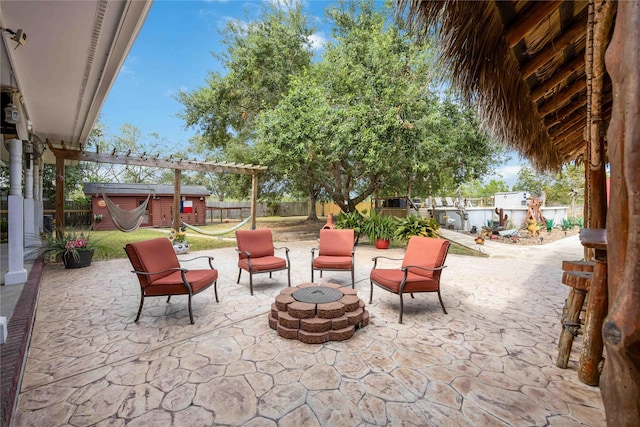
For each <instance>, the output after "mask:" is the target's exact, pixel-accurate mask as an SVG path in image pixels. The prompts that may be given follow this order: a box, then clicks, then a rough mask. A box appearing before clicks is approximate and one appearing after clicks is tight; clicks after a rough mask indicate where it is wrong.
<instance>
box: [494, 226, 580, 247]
mask: <svg viewBox="0 0 640 427" xmlns="http://www.w3.org/2000/svg"><path fill="white" fill-rule="evenodd" d="M579 232H580V229H579V228H578V227H573V228H572V229H570V230H567V231H566V232H565V231H562V230H561V229H560V228H556V227H554V228H553V229H551V231H550V232H549V231H546V230H541V231H540V235H539V236H529V233H528V232H527V230H526V229H521V230H518V234H519V237H513V238H512V237H510V236H507V237H500V236H496V235H494V236H492V237H493V240H494V241H496V242H499V243H504V244H508V245H544V244H546V243H551V242H555V241H556V240H560V239H564V238H565V237H570V236H574V235H576V234H578V233H579Z"/></svg>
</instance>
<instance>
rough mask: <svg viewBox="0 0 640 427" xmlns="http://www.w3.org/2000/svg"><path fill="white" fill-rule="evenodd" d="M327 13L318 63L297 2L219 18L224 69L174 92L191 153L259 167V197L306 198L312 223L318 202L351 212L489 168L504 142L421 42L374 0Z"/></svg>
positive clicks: (476, 175)
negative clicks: (190, 133) (195, 137)
mask: <svg viewBox="0 0 640 427" xmlns="http://www.w3.org/2000/svg"><path fill="white" fill-rule="evenodd" d="M326 14H327V17H326V19H327V20H328V21H329V22H330V24H331V25H332V28H333V30H332V37H333V39H332V42H331V43H329V44H328V45H327V46H326V47H325V50H324V52H323V54H322V56H321V57H320V58H319V59H318V60H316V61H313V60H312V59H313V56H312V53H313V52H312V51H311V48H310V44H309V40H310V36H311V35H312V34H313V28H312V26H311V25H310V24H309V23H308V20H307V17H306V16H305V15H304V14H303V13H302V9H301V4H300V3H299V2H289V3H287V4H286V5H285V7H282V6H281V5H276V4H275V3H272V4H270V5H269V6H266V8H265V10H264V11H263V14H262V15H261V17H260V19H258V20H256V21H252V22H249V23H248V24H241V23H239V22H233V21H232V22H230V23H229V24H228V25H227V27H226V29H225V31H224V32H223V36H224V43H225V45H226V46H227V50H226V53H225V54H223V55H221V56H219V57H218V59H219V60H221V61H222V63H223V65H224V67H225V70H226V73H225V74H223V73H211V74H210V75H209V78H208V79H207V82H206V85H205V86H204V87H202V88H199V89H197V90H195V91H193V92H190V93H186V92H181V93H180V94H179V99H180V101H181V102H182V104H183V105H184V112H183V114H182V117H183V118H184V119H185V122H186V124H187V125H188V126H194V127H197V128H198V129H199V131H200V134H201V136H202V139H201V141H200V142H199V143H198V144H199V147H198V148H197V149H198V150H201V149H202V148H203V147H204V148H206V149H209V150H211V152H212V153H216V155H221V156H224V157H225V158H226V160H229V161H238V162H243V163H260V164H266V165H268V166H269V172H268V173H267V174H263V175H262V176H261V183H262V184H261V185H262V186H261V189H260V192H261V196H263V197H264V195H266V194H280V195H281V194H283V193H288V194H294V195H297V194H305V195H307V197H308V198H309V200H310V211H309V217H310V218H315V210H313V211H312V209H311V207H313V206H314V205H315V204H314V201H315V200H316V198H317V197H321V196H325V195H326V196H328V197H329V198H330V199H332V200H333V201H335V202H336V203H337V204H338V205H340V207H341V208H342V209H343V210H344V211H352V210H353V209H355V206H356V205H357V203H359V202H360V201H362V200H364V199H366V198H367V197H369V196H371V195H372V194H374V193H376V194H380V195H385V194H393V193H401V194H402V193H404V194H407V195H411V194H412V193H413V194H417V195H426V194H433V193H434V192H437V191H440V190H442V189H453V190H455V189H456V188H457V187H459V186H460V185H461V184H462V183H463V182H464V181H465V180H468V179H473V178H479V177H481V176H483V175H484V174H486V173H488V172H491V170H492V167H493V165H495V164H497V163H498V162H499V161H500V160H501V159H502V153H503V148H502V146H501V145H500V144H498V143H496V142H495V141H493V140H491V139H490V138H488V137H487V136H486V134H484V133H483V132H482V131H480V128H479V125H478V121H477V120H476V118H475V115H474V113H473V110H472V109H471V108H468V107H465V106H463V105H462V103H460V102H458V101H457V99H456V98H455V97H454V96H453V95H451V94H450V93H448V92H447V91H446V90H445V88H446V87H447V85H446V83H442V80H441V79H437V78H436V76H437V72H438V69H439V68H438V67H437V65H436V64H435V62H434V60H433V58H432V56H433V49H432V48H431V46H429V43H428V41H424V40H420V39H418V38H416V37H413V36H412V35H411V34H410V33H409V32H408V31H407V30H406V29H405V28H404V27H403V24H402V22H401V21H394V19H393V12H392V10H391V9H390V8H389V7H384V8H380V5H379V3H375V2H373V1H372V0H360V1H353V2H343V3H340V4H339V5H338V6H336V7H332V8H329V9H327V12H326ZM241 180H242V178H240V179H239V180H238V181H237V182H236V185H239V186H241V187H242V190H241V191H239V192H248V189H249V187H248V181H247V180H246V179H245V180H244V182H242V181H241Z"/></svg>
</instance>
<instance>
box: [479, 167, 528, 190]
mask: <svg viewBox="0 0 640 427" xmlns="http://www.w3.org/2000/svg"><path fill="white" fill-rule="evenodd" d="M520 169H522V165H504V166H502V167H500V168H498V169H497V170H496V173H495V174H493V175H490V176H488V177H487V178H486V179H485V182H489V181H491V180H492V179H495V180H496V181H504V182H505V183H506V184H507V185H508V186H509V187H513V184H515V183H516V181H517V180H518V173H519V172H520Z"/></svg>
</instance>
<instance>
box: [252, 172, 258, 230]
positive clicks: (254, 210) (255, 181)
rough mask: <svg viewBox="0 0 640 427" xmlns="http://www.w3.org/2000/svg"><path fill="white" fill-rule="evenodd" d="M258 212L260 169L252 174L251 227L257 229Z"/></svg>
mask: <svg viewBox="0 0 640 427" xmlns="http://www.w3.org/2000/svg"><path fill="white" fill-rule="evenodd" d="M257 213H258V171H254V172H253V174H252V175H251V229H252V230H255V229H256V216H257Z"/></svg>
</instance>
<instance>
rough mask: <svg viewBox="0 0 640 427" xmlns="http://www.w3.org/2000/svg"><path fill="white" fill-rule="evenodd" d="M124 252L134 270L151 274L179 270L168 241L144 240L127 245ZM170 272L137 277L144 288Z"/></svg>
mask: <svg viewBox="0 0 640 427" xmlns="http://www.w3.org/2000/svg"><path fill="white" fill-rule="evenodd" d="M124 250H125V251H126V252H127V256H129V260H130V261H131V265H132V266H133V269H134V270H137V271H144V272H149V273H150V272H153V271H163V270H166V269H168V268H179V267H180V263H179V262H178V257H177V256H176V254H175V252H174V251H173V245H172V244H171V242H170V241H169V239H167V238H164V237H158V238H156V239H151V240H144V241H142V242H135V243H127V245H126V246H125V247H124ZM170 273H171V272H170V271H169V272H166V273H161V274H152V275H150V276H138V278H139V279H140V282H141V284H142V286H146V285H147V284H149V283H152V282H153V281H154V280H157V279H159V278H161V277H164V276H167V275H168V274H170Z"/></svg>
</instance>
